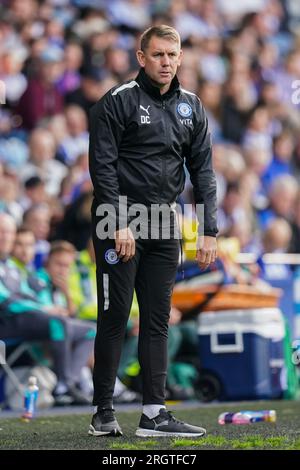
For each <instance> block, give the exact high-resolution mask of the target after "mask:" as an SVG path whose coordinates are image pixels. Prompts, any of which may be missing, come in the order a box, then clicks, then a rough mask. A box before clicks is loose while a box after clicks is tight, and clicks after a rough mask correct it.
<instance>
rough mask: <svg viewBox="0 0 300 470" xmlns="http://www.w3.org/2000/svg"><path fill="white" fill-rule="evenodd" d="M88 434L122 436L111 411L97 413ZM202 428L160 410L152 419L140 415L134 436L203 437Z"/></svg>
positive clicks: (204, 431) (203, 431)
mask: <svg viewBox="0 0 300 470" xmlns="http://www.w3.org/2000/svg"><path fill="white" fill-rule="evenodd" d="M89 434H90V435H92V436H123V433H122V431H121V428H120V426H119V423H118V421H117V420H116V418H115V415H114V410H113V409H102V410H99V411H97V413H95V414H94V416H93V418H92V423H91V424H90V428H89ZM205 434H206V430H205V429H204V428H200V427H199V426H193V425H191V424H187V423H184V422H183V421H179V420H178V419H176V418H174V416H173V415H172V413H171V412H170V411H167V410H166V409H165V408H161V409H160V411H159V415H158V416H156V417H155V418H153V419H150V418H148V417H147V416H146V415H144V414H142V416H141V419H140V424H139V427H138V429H137V430H136V433H135V435H136V436H138V437H168V436H170V437H203V436H204V435H205Z"/></svg>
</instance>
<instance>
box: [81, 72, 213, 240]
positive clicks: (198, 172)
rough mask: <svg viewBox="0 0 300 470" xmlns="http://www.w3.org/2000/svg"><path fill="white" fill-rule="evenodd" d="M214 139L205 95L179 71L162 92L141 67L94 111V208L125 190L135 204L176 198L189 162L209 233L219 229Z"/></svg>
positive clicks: (91, 159) (115, 201)
mask: <svg viewBox="0 0 300 470" xmlns="http://www.w3.org/2000/svg"><path fill="white" fill-rule="evenodd" d="M211 153H212V152H211V139H210V134H209V131H208V123H207V117H206V114H205V111H204V108H203V106H202V104H201V102H200V100H199V98H198V97H197V96H196V95H194V94H193V93H190V92H188V91H186V90H184V89H182V88H181V87H180V84H179V82H178V80H177V78H176V77H174V79H173V81H172V84H171V87H170V89H169V91H168V92H167V93H165V94H163V95H161V94H160V91H159V89H158V88H157V87H155V86H153V84H152V82H151V81H150V79H149V77H148V76H147V75H146V73H145V72H144V69H143V68H142V69H141V70H140V72H139V74H138V76H137V77H136V79H135V80H131V81H128V82H126V83H124V84H123V85H119V86H116V87H114V88H112V90H110V91H109V92H108V93H106V95H105V96H103V97H102V98H101V99H100V100H99V101H98V102H97V103H96V104H95V105H94V106H93V107H92V108H91V112H90V157H89V165H90V174H91V178H92V182H93V185H94V196H95V199H94V206H93V207H94V209H95V207H96V206H97V205H98V204H103V203H106V204H112V205H113V206H114V207H115V210H116V213H118V204H119V199H118V198H119V196H120V195H125V196H127V198H128V203H129V204H134V203H140V204H144V205H146V206H150V205H151V204H171V203H173V202H175V201H176V200H177V198H178V196H179V194H180V193H181V192H182V191H183V189H184V183H185V172H184V163H185V164H186V167H187V169H188V171H189V173H190V178H191V182H192V185H193V189H194V197H195V202H196V203H197V204H204V235H209V236H216V234H217V223H216V212H217V204H216V179H215V175H214V172H213V170H212V155H211Z"/></svg>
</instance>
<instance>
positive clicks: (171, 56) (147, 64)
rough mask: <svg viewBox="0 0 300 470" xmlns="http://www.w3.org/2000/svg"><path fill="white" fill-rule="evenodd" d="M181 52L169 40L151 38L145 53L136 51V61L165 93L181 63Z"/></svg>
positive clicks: (176, 44) (175, 43)
mask: <svg viewBox="0 0 300 470" xmlns="http://www.w3.org/2000/svg"><path fill="white" fill-rule="evenodd" d="M181 58H182V50H181V49H180V46H179V44H178V43H177V42H175V41H173V40H172V39H169V38H159V37H156V36H152V38H151V39H150V42H149V44H148V47H147V49H146V50H145V52H143V51H137V59H138V62H139V64H140V66H141V67H144V69H145V72H146V74H147V75H148V76H149V77H150V78H151V80H152V81H153V82H154V84H156V85H157V86H158V87H159V88H161V89H162V90H165V91H167V90H168V88H169V86H170V83H171V81H172V80H173V78H174V76H175V74H176V72H177V68H178V66H179V65H180V63H181Z"/></svg>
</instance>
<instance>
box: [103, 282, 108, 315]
mask: <svg viewBox="0 0 300 470" xmlns="http://www.w3.org/2000/svg"><path fill="white" fill-rule="evenodd" d="M103 293H104V310H108V308H109V275H108V274H103Z"/></svg>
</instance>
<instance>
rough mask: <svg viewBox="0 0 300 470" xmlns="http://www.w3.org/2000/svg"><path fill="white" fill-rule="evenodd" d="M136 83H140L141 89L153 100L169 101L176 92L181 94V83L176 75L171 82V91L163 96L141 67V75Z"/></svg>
mask: <svg viewBox="0 0 300 470" xmlns="http://www.w3.org/2000/svg"><path fill="white" fill-rule="evenodd" d="M136 81H137V82H138V84H139V85H140V87H141V88H142V89H143V90H145V91H146V93H148V95H150V96H152V97H153V98H157V99H159V100H161V101H162V100H165V99H168V98H169V97H170V96H172V95H173V94H174V93H176V92H177V93H180V83H179V81H178V78H177V76H176V75H175V77H174V78H173V80H172V82H171V86H170V88H169V90H168V91H167V92H166V93H164V94H163V95H161V94H160V91H159V88H158V87H156V86H154V85H153V83H152V82H151V79H150V77H149V76H148V75H147V74H146V72H145V70H144V68H143V67H141V69H140V71H139V74H138V76H137V77H136Z"/></svg>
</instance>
